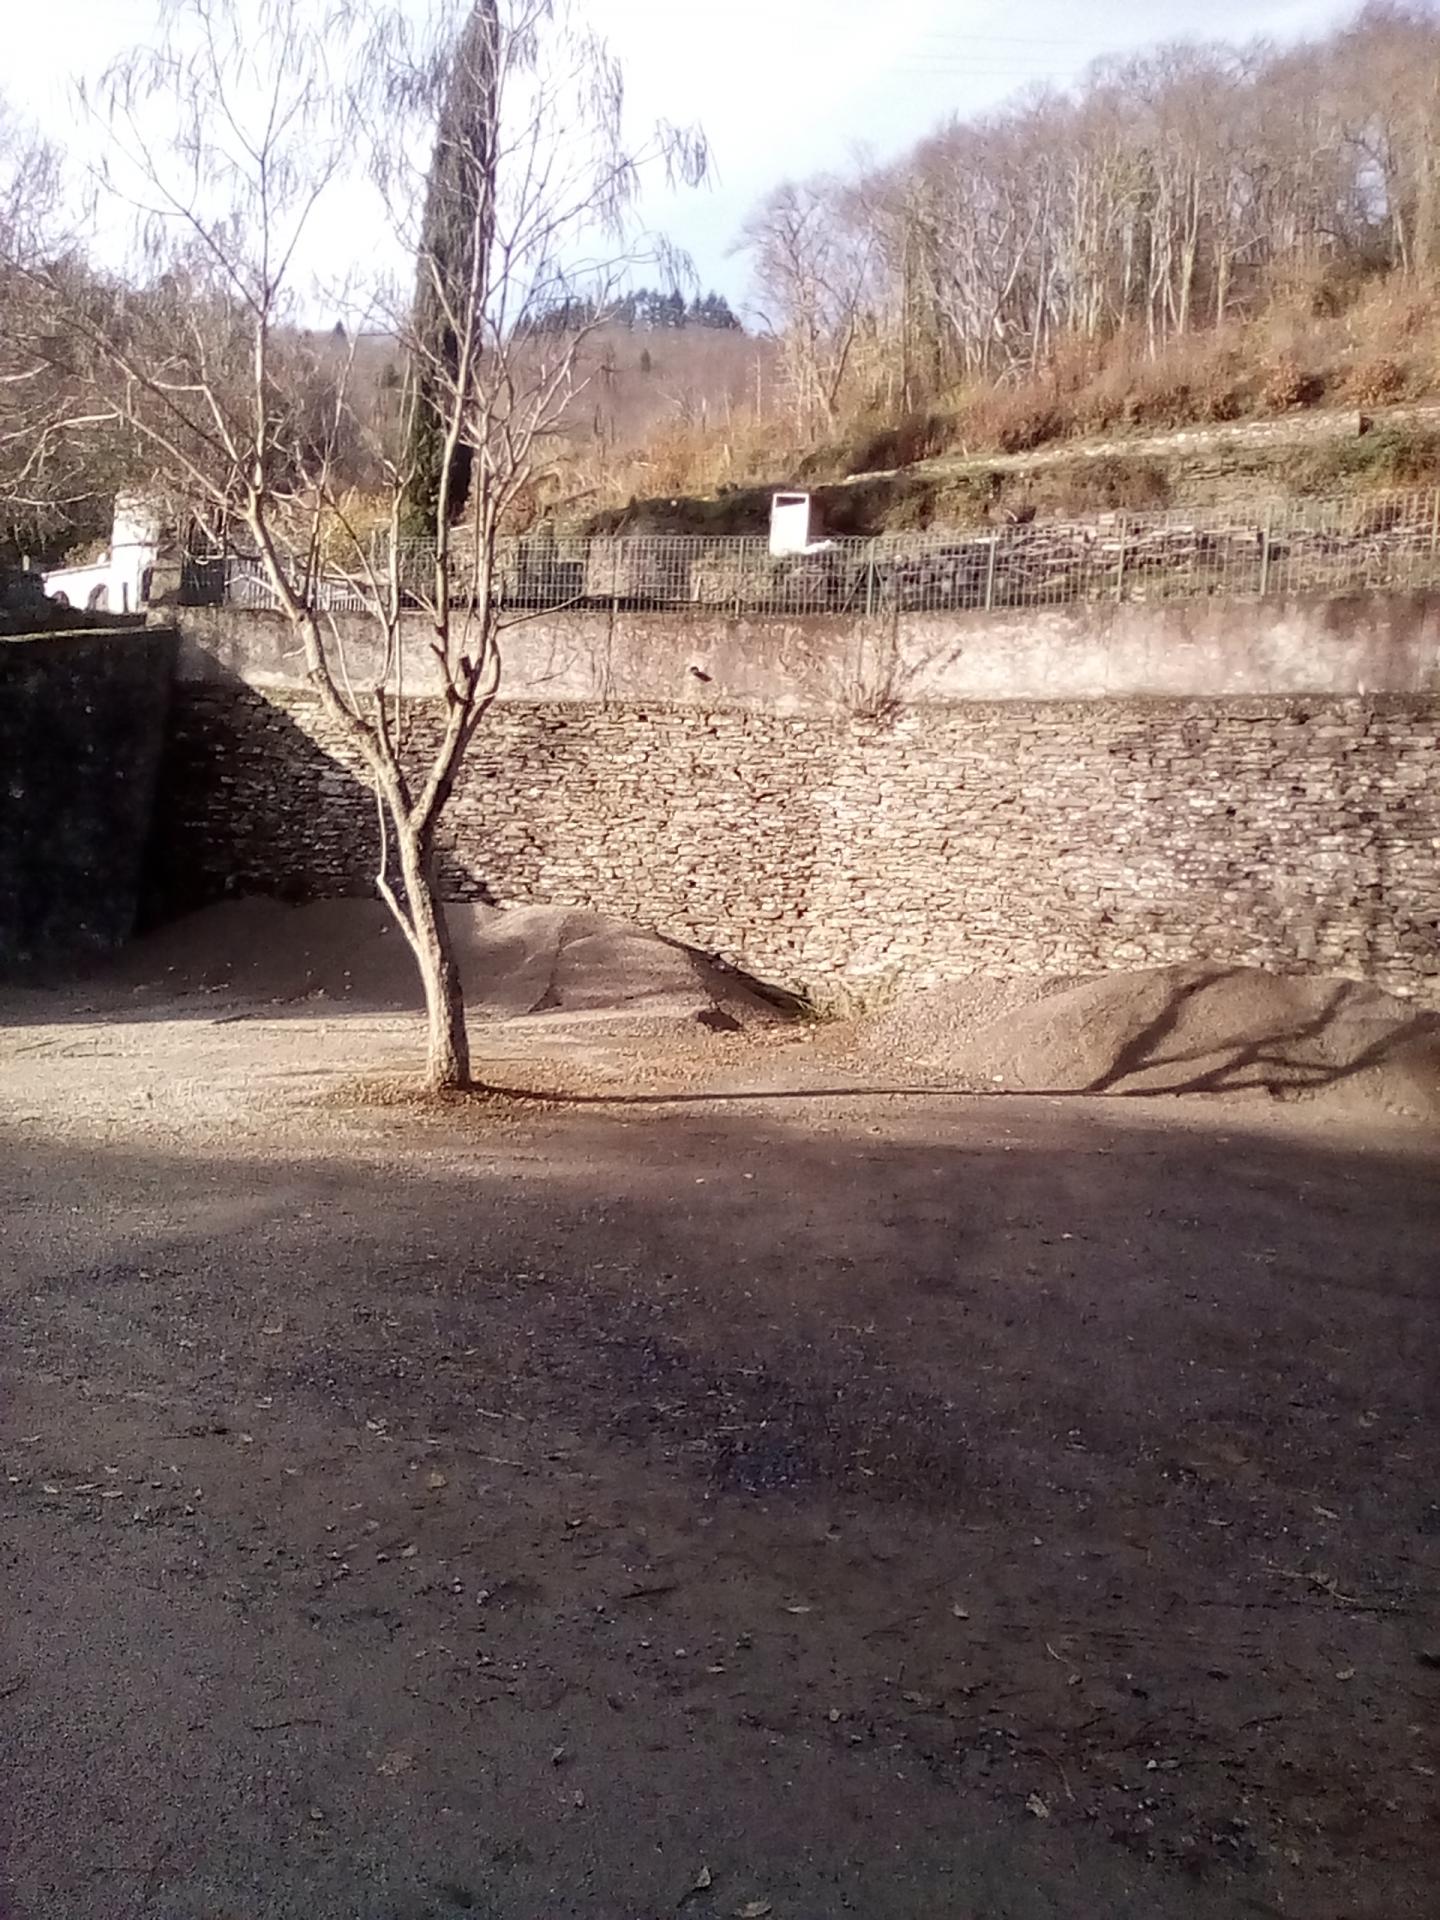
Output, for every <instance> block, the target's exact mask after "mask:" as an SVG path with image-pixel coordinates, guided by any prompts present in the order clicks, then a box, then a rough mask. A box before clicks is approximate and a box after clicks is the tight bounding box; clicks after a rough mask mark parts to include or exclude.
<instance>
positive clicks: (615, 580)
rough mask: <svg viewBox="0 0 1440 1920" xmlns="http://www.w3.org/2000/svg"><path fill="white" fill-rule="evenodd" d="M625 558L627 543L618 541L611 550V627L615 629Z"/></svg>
mask: <svg viewBox="0 0 1440 1920" xmlns="http://www.w3.org/2000/svg"><path fill="white" fill-rule="evenodd" d="M624 558H625V542H624V541H623V540H617V541H616V542H615V544H614V546H613V547H612V548H611V549H610V625H611V626H612V627H613V626H614V625H615V622H616V620H617V618H618V617H619V613H620V565H621V562H622V561H623V560H624Z"/></svg>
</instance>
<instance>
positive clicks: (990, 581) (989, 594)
mask: <svg viewBox="0 0 1440 1920" xmlns="http://www.w3.org/2000/svg"><path fill="white" fill-rule="evenodd" d="M999 550H1000V536H999V534H998V533H992V534H991V536H990V551H989V553H988V554H987V555H986V556H985V611H986V612H987V613H990V612H991V611H992V610H993V608H994V606H995V557H996V555H997V553H998V552H999Z"/></svg>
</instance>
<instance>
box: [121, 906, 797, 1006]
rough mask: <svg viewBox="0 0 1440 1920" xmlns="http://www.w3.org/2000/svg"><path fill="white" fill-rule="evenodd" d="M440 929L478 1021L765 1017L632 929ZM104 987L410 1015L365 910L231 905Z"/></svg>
mask: <svg viewBox="0 0 1440 1920" xmlns="http://www.w3.org/2000/svg"><path fill="white" fill-rule="evenodd" d="M449 923H450V930H451V934H452V937H453V939H454V943H455V949H456V956H457V959H458V961H459V965H460V972H461V977H462V980H463V983H464V987H465V994H466V1002H467V1006H468V1008H469V1010H470V1013H471V1015H472V1017H473V1018H475V1019H478V1020H516V1019H525V1018H528V1017H530V1016H532V1015H537V1016H538V1015H546V1014H565V1015H569V1016H572V1017H603V1016H613V1015H625V1016H627V1017H634V1016H637V1015H642V1016H647V1017H650V1018H665V1019H675V1018H679V1019H703V1020H705V1021H707V1022H714V1023H715V1024H716V1025H718V1026H720V1027H734V1026H740V1027H745V1026H749V1025H752V1024H758V1023H760V1022H763V1021H766V1020H770V1019H773V1018H775V1017H776V1016H775V1010H774V1009H773V1008H772V1007H771V1006H770V1005H769V1004H768V1003H767V1002H766V1001H764V1000H763V999H761V998H760V996H759V995H758V994H756V993H753V992H751V991H750V989H749V988H748V986H747V985H746V983H745V981H744V980H743V979H742V978H741V977H740V976H738V975H735V974H731V973H727V972H725V971H724V970H723V969H721V968H719V967H716V966H714V965H712V964H711V963H710V962H709V961H707V960H706V959H705V958H704V957H703V956H702V955H700V954H697V953H694V952H692V951H691V950H690V949H689V948H688V947H683V946H680V945H678V944H676V943H674V942H671V941H668V940H662V939H661V938H660V937H659V936H658V935H656V934H653V933H648V932H646V931H645V930H644V929H642V928H640V927H635V926H629V925H627V924H626V923H625V922H623V921H619V920H611V919H607V918H606V917H605V916H604V915H603V914H598V913H588V912H578V911H575V910H573V909H570V908H566V907H520V908H514V909H511V910H508V911H501V910H499V909H497V908H493V907H480V906H452V907H451V908H450V910H449ZM97 984H101V985H104V986H109V987H111V988H117V989H120V990H123V991H126V992H128V993H129V994H130V995H132V996H133V997H135V998H136V999H137V1000H139V1001H141V1002H142V1003H143V1002H144V1001H145V1000H148V999H155V1000H157V1001H158V1000H173V999H181V1000H184V999H187V998H196V997H202V996H203V997H207V998H208V999H209V1000H211V1001H212V1002H213V1003H214V1004H215V1005H217V1006H225V1005H237V1006H263V1007H266V1008H269V1009H272V1010H273V1009H275V1008H284V1007H295V1008H304V1009H307V1010H310V1011H319V1010H321V1009H323V1007H324V1006H325V1004H326V1003H338V1004H341V1005H343V1006H345V1007H346V1008H348V1009H352V1010H364V1011H374V1012H387V1013H388V1012H409V1011H412V1010H416V1009H418V1008H420V1007H421V1006H422V1004H423V1001H422V996H421V991H420V981H419V976H418V974H417V972H416V969H415V962H414V960H413V958H412V957H411V954H410V950H409V948H408V947H407V946H406V944H405V940H404V937H403V936H402V934H401V933H400V930H399V929H398V927H396V926H395V924H394V922H393V921H392V920H391V918H390V916H389V914H388V913H387V912H386V910H385V908H384V907H383V906H382V905H381V904H380V903H379V902H378V901H370V900H321V901H315V902H313V903H311V904H309V905H305V906H285V905H282V904H281V903H280V902H278V901H274V900H261V899H251V900H234V901H228V902H226V903H225V904H223V905H221V906H217V907H210V908H207V909H205V910H204V911H203V912H200V913H195V914H190V915H188V916H187V917H186V918H184V919H183V920H179V921H176V922H175V923H174V924H173V925H172V926H169V927H166V928H163V929H162V930H161V931H160V932H158V933H155V934H152V935H150V936H149V937H148V938H146V939H143V940H140V941H138V942H136V944H135V945H134V946H133V947H131V948H130V949H129V951H128V952H127V953H126V954H125V955H124V956H123V957H122V958H121V960H120V961H119V963H118V964H117V965H116V966H115V967H114V968H113V969H111V971H110V972H109V974H108V975H107V976H106V978H105V980H104V981H103V982H101V983H97Z"/></svg>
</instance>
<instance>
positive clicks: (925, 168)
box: [745, 0, 1440, 429]
mask: <svg viewBox="0 0 1440 1920" xmlns="http://www.w3.org/2000/svg"><path fill="white" fill-rule="evenodd" d="M745 244H746V246H747V247H748V249H749V251H750V253H751V256H752V261H753V267H754V274H755V280H756V284H757V287H758V289H759V290H760V292H761V294H762V295H763V297H764V299H765V302H766V304H767V309H768V311H769V316H770V318H771V320H772V323H773V324H774V326H775V328H776V331H777V333H778V334H779V335H780V336H781V338H782V340H783V342H784V343H785V347H786V350H787V352H788V354H789V355H790V357H791V360H792V363H793V364H794V366H795V367H796V368H797V370H798V377H797V379H796V380H795V381H794V382H793V383H792V391H793V395H794V408H795V413H796V418H797V423H798V424H800V425H801V426H802V427H805V428H807V429H808V428H811V427H813V426H814V425H815V424H817V423H818V424H819V425H821V426H823V425H824V424H826V423H827V422H829V421H833V419H834V418H835V417H836V416H837V415H838V414H839V413H841V412H842V411H853V410H854V409H855V408H857V407H863V406H864V405H866V404H867V403H870V404H873V403H875V402H876V401H877V400H882V399H883V398H884V391H883V388H881V387H877V383H876V378H875V376H876V374H877V372H878V373H879V374H880V376H881V378H882V380H883V378H884V377H885V376H886V374H887V372H888V370H889V369H893V367H894V366H896V365H900V366H902V368H903V370H904V379H903V386H904V390H905V394H906V398H907V402H908V403H911V404H915V403H918V402H919V401H920V400H922V399H924V398H925V397H927V395H933V394H934V393H936V392H938V391H940V390H942V389H945V388H947V387H950V386H954V385H957V384H961V383H965V382H981V381H991V382H1006V381H1012V382H1018V381H1022V380H1024V379H1027V378H1029V377H1031V376H1032V375H1033V374H1034V373H1035V372H1036V370H1037V369H1042V368H1044V367H1045V366H1046V365H1047V364H1048V363H1050V361H1051V360H1052V358H1053V356H1054V354H1055V352H1056V350H1057V349H1058V348H1059V347H1061V346H1063V345H1065V344H1066V343H1071V344H1074V345H1076V346H1079V347H1085V346H1089V345H1099V344H1102V343H1104V342H1105V341H1107V340H1110V339H1112V338H1115V337H1117V336H1123V337H1125V338H1126V339H1127V340H1134V341H1136V342H1139V343H1140V344H1141V345H1142V347H1143V349H1144V350H1145V351H1146V352H1147V353H1148V354H1149V355H1151V356H1158V355H1159V354H1161V353H1163V352H1164V351H1165V350H1166V349H1167V348H1168V347H1169V346H1171V345H1172V344H1173V343H1175V342H1177V341H1183V340H1185V339H1187V338H1188V337H1190V336H1192V335H1194V334H1196V333H1197V332H1199V331H1200V330H1202V329H1204V328H1208V327H1214V326H1223V325H1225V324H1227V323H1229V322H1230V321H1232V320H1234V319H1237V318H1244V317H1245V316H1247V315H1249V314H1253V313H1255V312H1257V311H1258V310H1260V309H1262V308H1263V306H1264V304H1265V303H1266V301H1267V300H1269V299H1271V298H1272V297H1276V296H1285V295H1288V294H1290V293H1291V292H1292V290H1293V292H1294V295H1295V297H1296V298H1297V299H1298V298H1299V296H1300V295H1301V294H1302V293H1303V292H1304V290H1306V289H1312V290H1317V297H1323V289H1324V287H1325V286H1326V284H1327V283H1328V284H1329V285H1331V286H1341V287H1343V286H1344V285H1345V284H1346V283H1347V276H1348V278H1349V281H1350V282H1351V283H1353V282H1354V281H1357V280H1359V279H1362V278H1363V277H1364V276H1366V275H1371V274H1374V273H1375V272H1377V271H1382V272H1383V271H1389V272H1394V273H1396V274H1398V275H1401V276H1405V277H1408V278H1410V279H1411V280H1413V281H1414V282H1416V283H1418V284H1421V285H1429V284H1430V283H1431V282H1432V281H1433V279H1434V277H1435V276H1436V275H1437V274H1440V13H1437V10H1436V8H1435V7H1434V5H1433V4H1424V3H1423V0H1372V4H1369V5H1367V6H1364V7H1363V8H1362V9H1361V10H1360V11H1359V12H1358V13H1357V15H1356V17H1355V19H1354V20H1353V22H1352V23H1351V24H1350V25H1349V26H1347V27H1344V28H1342V29H1340V30H1339V31H1337V32H1335V33H1333V34H1332V35H1330V36H1329V37H1328V38H1323V39H1318V40H1316V41H1314V42H1311V43H1307V44H1302V45H1300V46H1297V47H1293V48H1289V49H1284V50H1281V49H1277V48H1276V47H1274V46H1273V45H1269V44H1267V43H1264V42H1259V43H1255V44H1252V45H1249V46H1244V47H1238V48H1237V47H1228V46H1222V45H1207V44H1196V45H1191V44H1185V45H1176V46H1162V47H1159V48H1156V49H1154V50H1152V51H1150V52H1148V53H1145V54H1142V55H1136V56H1128V57H1126V58H1124V59H1114V60H1105V61H1102V62H1100V63H1098V64H1097V65H1096V66H1095V67H1094V68H1093V69H1092V70H1091V72H1090V73H1089V75H1088V76H1087V77H1086V78H1085V79H1084V80H1083V81H1082V82H1081V83H1080V84H1079V85H1078V86H1077V87H1076V88H1075V89H1074V90H1073V91H1072V92H1059V91H1048V92H1042V93H1038V94H1032V95H1027V96H1023V97H1021V98H1020V99H1019V100H1017V101H1016V102H1015V103H1014V104H1012V105H1010V106H1008V107H1005V108H1002V109H1000V110H999V111H996V112H993V113H989V114H986V115H983V116H979V117H976V118H973V119H970V120H958V119H957V120H953V121H951V122H950V123H949V124H947V125H945V126H942V127H940V128H939V129H938V130H936V131H935V132H934V133H932V134H930V135H928V136H927V137H926V138H925V139H923V140H921V141H920V142H919V143H918V144H917V146H916V147H915V148H914V149H913V151H912V152H911V153H910V154H909V155H908V156H905V157H903V158H901V159H900V160H898V161H892V162H889V163H887V164H886V165H885V166H884V167H878V168H877V167H874V166H870V165H867V164H861V165H859V166H858V167H857V168H856V169H855V170H854V171H853V172H852V173H851V174H849V175H846V176H839V177H837V176H835V175H825V176H821V177H819V178H816V179H813V180H804V181H799V182H787V183H785V184H784V185H782V186H781V187H779V188H777V189H775V190H774V191H773V192H772V193H770V194H769V195H768V196H767V198H766V200H765V201H764V202H763V204H762V205H761V206H760V207H759V208H758V209H757V211H756V213H755V214H754V216H753V217H752V219H751V221H750V223H749V225H748V226H747V228H746V232H745ZM867 330H869V331H870V332H871V333H873V335H874V336H875V337H876V338H877V339H878V340H880V341H881V342H883V351H882V352H880V353H878V354H875V355H861V354H859V353H857V351H856V349H857V344H858V343H859V342H862V341H863V340H864V339H865V338H866V334H867Z"/></svg>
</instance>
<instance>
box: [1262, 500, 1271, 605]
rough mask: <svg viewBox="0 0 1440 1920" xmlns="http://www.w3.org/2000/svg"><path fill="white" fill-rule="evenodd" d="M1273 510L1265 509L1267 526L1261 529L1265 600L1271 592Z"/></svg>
mask: <svg viewBox="0 0 1440 1920" xmlns="http://www.w3.org/2000/svg"><path fill="white" fill-rule="evenodd" d="M1271 512H1272V509H1271V508H1269V507H1267V508H1266V509H1265V524H1264V526H1263V527H1262V528H1261V529H1260V598H1261V599H1262V600H1263V599H1264V598H1265V595H1266V594H1267V593H1268V592H1269V591H1270V515H1271Z"/></svg>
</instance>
